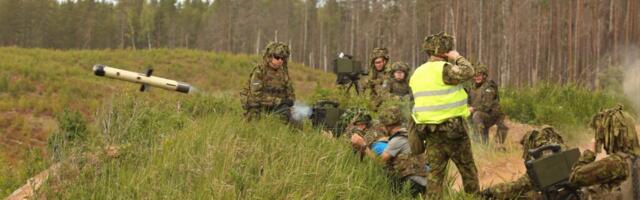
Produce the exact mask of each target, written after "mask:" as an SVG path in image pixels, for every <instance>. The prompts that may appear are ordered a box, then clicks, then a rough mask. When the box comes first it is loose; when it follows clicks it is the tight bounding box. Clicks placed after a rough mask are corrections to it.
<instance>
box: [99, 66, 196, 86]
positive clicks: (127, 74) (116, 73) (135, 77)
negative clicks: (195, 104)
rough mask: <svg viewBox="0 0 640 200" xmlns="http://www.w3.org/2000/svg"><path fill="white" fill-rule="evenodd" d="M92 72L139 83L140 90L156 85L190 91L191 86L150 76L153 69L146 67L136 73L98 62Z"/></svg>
mask: <svg viewBox="0 0 640 200" xmlns="http://www.w3.org/2000/svg"><path fill="white" fill-rule="evenodd" d="M93 73H94V74H95V75H96V76H105V77H109V78H114V79H119V80H123V81H129V82H133V83H140V84H142V87H141V88H140V91H146V90H148V89H149V88H148V87H149V86H153V87H158V88H162V89H165V90H173V91H178V92H182V93H189V91H191V86H190V85H189V84H187V83H182V82H178V81H174V80H171V79H166V78H161V77H157V76H151V73H153V70H151V69H148V70H147V72H145V73H137V72H132V71H127V70H123V69H118V68H113V67H109V66H106V65H99V64H98V65H94V66H93Z"/></svg>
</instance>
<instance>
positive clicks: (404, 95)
mask: <svg viewBox="0 0 640 200" xmlns="http://www.w3.org/2000/svg"><path fill="white" fill-rule="evenodd" d="M409 70H410V69H409V65H408V64H407V63H404V62H395V63H393V64H392V65H391V70H390V71H389V75H390V76H389V78H387V80H386V81H385V82H384V83H383V84H382V87H383V88H386V89H387V90H386V91H387V92H388V93H389V96H391V97H392V98H398V99H409V96H411V88H409V78H408V76H409Z"/></svg>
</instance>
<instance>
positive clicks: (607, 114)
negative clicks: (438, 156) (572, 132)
mask: <svg viewBox="0 0 640 200" xmlns="http://www.w3.org/2000/svg"><path fill="white" fill-rule="evenodd" d="M589 125H590V126H591V128H592V129H593V130H594V131H595V139H596V146H595V149H596V152H598V153H599V152H600V151H601V148H604V150H605V151H606V152H607V154H614V153H617V152H622V153H627V154H632V155H635V156H638V155H640V145H639V144H638V134H637V133H636V129H635V119H634V118H633V117H632V116H631V115H630V114H629V113H627V112H625V111H624V110H623V106H622V105H618V106H616V107H614V108H610V109H605V110H602V111H600V112H599V113H597V114H596V115H594V116H593V118H592V119H591V123H589Z"/></svg>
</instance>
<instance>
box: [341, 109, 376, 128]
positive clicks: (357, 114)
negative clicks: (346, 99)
mask: <svg viewBox="0 0 640 200" xmlns="http://www.w3.org/2000/svg"><path fill="white" fill-rule="evenodd" d="M356 123H366V124H367V125H371V113H370V112H369V110H367V109H365V108H358V107H354V108H349V109H347V110H346V111H345V112H344V113H343V114H342V116H340V125H341V126H343V127H346V126H347V125H349V124H356Z"/></svg>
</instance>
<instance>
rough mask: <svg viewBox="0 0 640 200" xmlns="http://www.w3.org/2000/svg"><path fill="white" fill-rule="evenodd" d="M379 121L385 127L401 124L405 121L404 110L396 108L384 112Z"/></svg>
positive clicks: (381, 113)
mask: <svg viewBox="0 0 640 200" xmlns="http://www.w3.org/2000/svg"><path fill="white" fill-rule="evenodd" d="M378 119H380V123H382V124H383V125H385V126H389V125H396V124H401V123H402V122H403V121H404V117H403V115H402V110H400V108H398V107H396V106H393V107H389V108H386V109H384V110H382V112H380V116H379V117H378Z"/></svg>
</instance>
